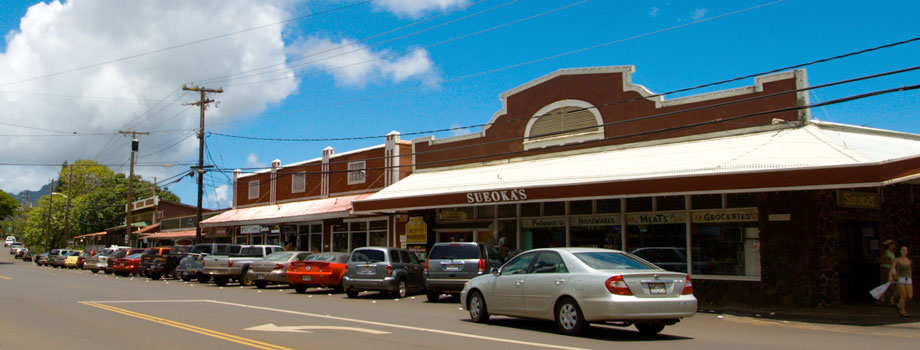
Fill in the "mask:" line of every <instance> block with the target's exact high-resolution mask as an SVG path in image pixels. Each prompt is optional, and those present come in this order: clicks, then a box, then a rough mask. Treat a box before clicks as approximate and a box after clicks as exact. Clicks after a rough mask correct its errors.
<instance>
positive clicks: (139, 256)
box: [125, 253, 143, 259]
mask: <svg viewBox="0 0 920 350" xmlns="http://www.w3.org/2000/svg"><path fill="white" fill-rule="evenodd" d="M142 254H143V253H137V254H131V255H128V256H127V257H125V258H126V259H140V258H141V255H142Z"/></svg>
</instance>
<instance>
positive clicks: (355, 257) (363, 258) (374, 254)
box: [351, 249, 386, 262]
mask: <svg viewBox="0 0 920 350" xmlns="http://www.w3.org/2000/svg"><path fill="white" fill-rule="evenodd" d="M384 259H386V257H385V256H384V254H383V251H382V250H374V249H358V250H355V251H354V252H352V253H351V261H357V262H380V261H383V260H384Z"/></svg>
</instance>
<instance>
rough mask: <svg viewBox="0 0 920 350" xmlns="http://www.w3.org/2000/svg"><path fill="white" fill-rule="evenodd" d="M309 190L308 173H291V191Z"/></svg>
mask: <svg viewBox="0 0 920 350" xmlns="http://www.w3.org/2000/svg"><path fill="white" fill-rule="evenodd" d="M306 190H307V173H304V172H301V173H294V174H291V193H299V192H304V191H306Z"/></svg>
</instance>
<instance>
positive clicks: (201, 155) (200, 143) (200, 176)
mask: <svg viewBox="0 0 920 350" xmlns="http://www.w3.org/2000/svg"><path fill="white" fill-rule="evenodd" d="M182 90H185V91H198V92H199V93H201V98H199V99H198V101H197V102H190V103H186V104H185V105H191V106H198V107H199V108H200V109H201V127H200V128H199V129H198V166H197V167H192V168H193V169H195V170H196V172H197V173H198V209H197V211H196V212H195V213H196V214H195V220H196V222H195V243H201V197H202V195H203V194H204V172H205V170H204V169H205V166H204V110H205V109H207V107H208V104H210V103H211V102H214V100H209V99H208V98H207V96H206V95H205V94H206V93H209V92H211V93H218V94H219V93H222V92H224V89H223V88H217V89H207V88H203V87H200V86H192V87H189V86H187V85H182Z"/></svg>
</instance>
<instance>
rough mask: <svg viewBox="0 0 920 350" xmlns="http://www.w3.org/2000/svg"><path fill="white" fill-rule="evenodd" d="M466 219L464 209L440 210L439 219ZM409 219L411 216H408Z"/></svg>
mask: <svg viewBox="0 0 920 350" xmlns="http://www.w3.org/2000/svg"><path fill="white" fill-rule="evenodd" d="M466 219H467V216H466V212H465V211H451V210H445V211H442V212H441V220H466ZM409 220H412V218H409Z"/></svg>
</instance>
